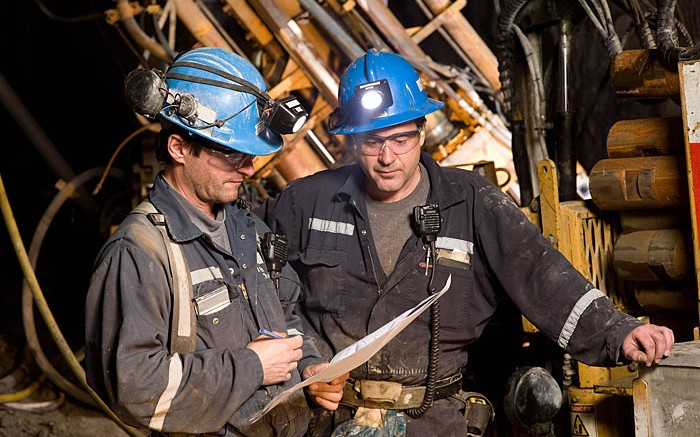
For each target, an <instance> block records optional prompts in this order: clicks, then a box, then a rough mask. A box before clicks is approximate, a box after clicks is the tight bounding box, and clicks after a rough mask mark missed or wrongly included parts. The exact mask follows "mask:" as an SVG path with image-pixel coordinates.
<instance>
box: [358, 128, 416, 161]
mask: <svg viewBox="0 0 700 437" xmlns="http://www.w3.org/2000/svg"><path fill="white" fill-rule="evenodd" d="M420 133H421V130H420V129H418V130H412V131H408V132H399V133H395V134H393V135H389V136H386V137H382V136H380V135H355V136H353V141H354V142H355V146H356V147H357V150H359V152H360V153H361V154H363V155H366V156H377V155H381V153H382V152H383V151H384V147H386V146H389V147H390V148H391V150H392V151H393V152H394V153H395V154H397V155H402V154H404V153H408V152H409V151H410V150H411V149H413V148H414V147H416V146H417V145H418V143H419V142H420V141H419V136H420Z"/></svg>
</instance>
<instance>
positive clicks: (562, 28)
mask: <svg viewBox="0 0 700 437" xmlns="http://www.w3.org/2000/svg"><path fill="white" fill-rule="evenodd" d="M570 75H571V22H570V21H569V20H568V19H563V20H561V22H560V24H559V98H558V102H557V111H556V116H555V119H554V132H555V135H556V137H555V139H554V157H555V158H554V159H555V162H556V165H557V170H558V173H559V199H560V200H562V201H567V200H574V199H577V198H578V194H577V192H576V142H575V140H574V133H575V131H576V128H575V118H574V112H573V111H571V106H570V105H571V102H570V99H571V96H570V91H571V84H570V82H571V78H570Z"/></svg>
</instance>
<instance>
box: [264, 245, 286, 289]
mask: <svg viewBox="0 0 700 437" xmlns="http://www.w3.org/2000/svg"><path fill="white" fill-rule="evenodd" d="M288 253H289V248H288V244H287V238H286V237H285V236H284V235H281V234H276V233H274V232H266V233H265V235H264V236H263V241H262V254H263V258H265V264H266V265H267V270H268V271H269V272H270V279H272V282H273V283H274V284H275V289H279V285H280V284H279V278H280V275H281V273H282V267H284V265H285V264H287V256H288Z"/></svg>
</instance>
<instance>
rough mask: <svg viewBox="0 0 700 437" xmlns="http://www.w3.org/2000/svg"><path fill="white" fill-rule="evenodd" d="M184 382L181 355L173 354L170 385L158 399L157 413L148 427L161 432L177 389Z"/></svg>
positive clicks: (169, 378)
mask: <svg viewBox="0 0 700 437" xmlns="http://www.w3.org/2000/svg"><path fill="white" fill-rule="evenodd" d="M181 381H182V362H181V361H180V355H179V354H173V356H172V357H170V367H169V369H168V385H167V386H165V390H163V393H161V395H160V398H159V399H158V404H156V411H155V412H154V413H153V417H151V421H150V422H149V424H148V427H149V428H151V429H155V430H156V431H160V430H161V429H163V423H164V422H165V415H166V414H168V411H170V405H171V404H172V402H173V398H175V394H176V393H177V388H178V387H180V382H181Z"/></svg>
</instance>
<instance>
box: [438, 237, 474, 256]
mask: <svg viewBox="0 0 700 437" xmlns="http://www.w3.org/2000/svg"><path fill="white" fill-rule="evenodd" d="M435 247H437V248H438V249H449V250H454V251H457V252H462V253H469V254H472V253H474V243H472V242H471V241H467V240H460V239H458V238H450V237H438V239H437V241H435Z"/></svg>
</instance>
